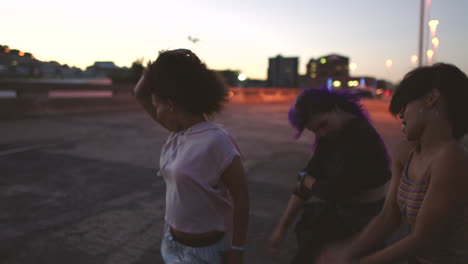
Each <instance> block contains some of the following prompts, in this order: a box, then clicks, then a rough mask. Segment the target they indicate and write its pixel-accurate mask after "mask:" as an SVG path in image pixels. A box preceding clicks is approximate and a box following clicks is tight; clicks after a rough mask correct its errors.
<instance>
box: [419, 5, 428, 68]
mask: <svg viewBox="0 0 468 264" xmlns="http://www.w3.org/2000/svg"><path fill="white" fill-rule="evenodd" d="M425 2H426V1H425V0H421V11H420V12H421V18H420V19H421V21H420V24H419V51H418V58H419V60H418V65H419V67H421V66H422V63H423V62H422V61H423V58H424V55H423V49H424V47H423V43H424V26H425V23H424V6H425Z"/></svg>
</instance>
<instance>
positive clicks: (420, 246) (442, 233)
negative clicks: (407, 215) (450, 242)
mask: <svg viewBox="0 0 468 264" xmlns="http://www.w3.org/2000/svg"><path fill="white" fill-rule="evenodd" d="M430 173H431V174H430V175H431V183H430V185H429V188H428V190H427V193H426V196H425V198H424V201H423V204H422V206H421V208H420V209H419V212H418V216H417V218H416V222H415V224H414V227H413V230H412V232H411V233H410V234H409V235H408V236H407V237H406V238H404V239H402V240H400V241H399V242H397V243H395V244H394V245H392V246H391V247H388V248H386V249H385V250H382V251H380V252H377V253H375V254H372V255H370V256H368V257H365V258H363V259H362V260H361V263H363V264H373V263H393V262H395V261H397V260H402V259H405V258H407V257H409V256H414V255H418V254H420V253H422V252H430V251H431V250H433V249H435V248H438V247H440V246H441V245H443V244H444V242H445V241H446V239H447V238H448V237H447V235H448V234H449V232H447V230H449V229H450V227H451V224H452V220H453V219H456V217H457V214H458V213H459V208H461V207H462V206H464V205H463V203H465V202H466V200H467V194H466V189H467V188H468V180H467V178H466V174H467V173H468V158H467V154H466V152H465V151H462V150H460V149H459V148H458V147H454V146H449V147H447V149H446V150H442V151H441V153H440V154H439V155H438V157H437V158H436V159H435V160H434V162H433V164H432V166H431V169H430Z"/></svg>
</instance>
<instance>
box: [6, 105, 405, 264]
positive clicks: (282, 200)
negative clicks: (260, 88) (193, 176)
mask: <svg viewBox="0 0 468 264" xmlns="http://www.w3.org/2000/svg"><path fill="white" fill-rule="evenodd" d="M365 104H366V105H367V106H368V107H369V109H370V111H371V116H372V118H373V120H374V123H375V125H376V127H377V129H378V130H379V132H380V133H381V135H382V136H383V138H384V140H385V143H386V144H387V146H388V148H389V149H390V150H392V149H393V148H394V146H395V144H396V143H397V142H398V141H399V140H400V139H401V136H400V128H399V124H398V122H397V121H396V120H395V119H394V118H392V117H390V116H389V115H388V113H387V111H386V108H387V103H385V102H380V101H367V102H366V103H365ZM288 107H289V106H288V104H235V105H229V106H228V107H227V109H226V111H225V112H224V113H223V114H222V115H220V116H219V117H218V118H217V119H216V120H217V121H218V122H220V123H222V124H224V126H225V127H226V128H227V129H228V130H229V131H230V132H231V133H232V135H233V136H234V137H235V138H236V139H237V140H238V143H239V145H240V147H241V149H242V151H243V154H244V158H245V162H244V165H245V167H246V170H247V173H248V177H249V188H250V198H251V212H250V228H249V233H248V244H247V248H248V250H247V252H246V263H288V261H289V260H290V258H291V257H292V254H293V253H294V250H295V240H294V235H293V233H290V234H289V236H288V240H287V241H286V243H285V247H284V250H283V252H282V254H281V255H280V256H278V257H274V258H272V257H268V256H265V254H264V253H263V252H264V251H263V248H264V246H265V243H266V241H267V239H268V236H269V233H270V231H271V230H272V229H273V227H274V225H275V224H276V222H277V220H278V218H279V216H280V214H281V213H282V210H283V209H284V207H285V206H286V203H287V200H288V198H289V196H290V193H291V189H292V186H293V185H294V182H295V177H296V173H297V172H298V171H299V170H300V169H301V168H302V167H303V166H304V165H305V163H306V161H307V159H308V158H309V156H310V151H311V144H312V140H313V137H312V135H311V134H309V133H307V134H306V135H304V136H303V137H302V138H301V139H299V140H297V141H295V140H293V134H294V131H293V130H292V129H291V128H290V126H289V125H288V123H287V110H288ZM0 128H1V129H0V173H1V177H0V208H1V210H0V260H1V261H0V262H1V263H5V264H19V263H21V264H24V263H68V264H74V263H77V264H84V263H100V264H104V263H112V264H124V263H125V264H126V263H128V264H130V263H131V264H143V263H162V260H161V257H160V254H159V246H160V238H161V231H162V227H163V217H164V216H163V213H164V192H165V187H164V182H163V181H162V179H161V178H158V177H156V175H155V172H156V168H157V165H158V163H157V161H158V160H159V150H160V149H161V147H162V145H163V143H164V141H165V139H166V136H167V135H168V133H167V132H166V131H164V130H163V129H162V128H161V127H159V126H158V125H157V124H155V123H153V122H152V121H151V119H150V118H149V117H148V116H146V115H145V114H144V113H143V112H141V111H131V112H113V113H99V114H81V115H66V116H49V117H43V118H36V119H23V120H12V121H0Z"/></svg>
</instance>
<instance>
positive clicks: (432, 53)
mask: <svg viewBox="0 0 468 264" xmlns="http://www.w3.org/2000/svg"><path fill="white" fill-rule="evenodd" d="M426 55H427V61H428V62H429V64H431V61H432V57H433V56H434V51H433V50H431V49H428V50H427V52H426Z"/></svg>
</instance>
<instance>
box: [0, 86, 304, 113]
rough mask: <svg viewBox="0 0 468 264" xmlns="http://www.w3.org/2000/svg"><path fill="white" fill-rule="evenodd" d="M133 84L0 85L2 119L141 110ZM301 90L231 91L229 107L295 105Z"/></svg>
mask: <svg viewBox="0 0 468 264" xmlns="http://www.w3.org/2000/svg"><path fill="white" fill-rule="evenodd" d="M132 88H133V85H132V84H120V85H118V84H114V85H96V84H63V83H17V82H0V95H1V94H3V95H5V96H3V97H0V119H18V118H27V117H37V116H44V115H61V114H77V113H92V112H109V111H128V110H138V109H141V107H140V105H139V104H138V102H137V101H136V100H135V98H134V97H133V94H132ZM299 92H300V90H299V89H290V88H240V87H232V88H230V91H229V101H230V103H284V102H293V101H294V99H295V98H296V96H297V94H298V93H299Z"/></svg>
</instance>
